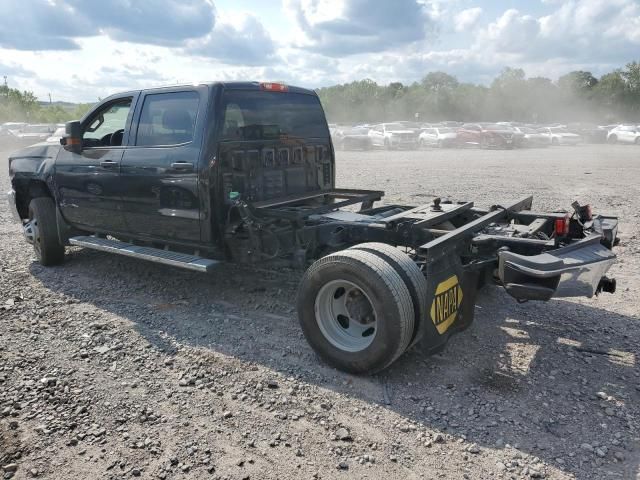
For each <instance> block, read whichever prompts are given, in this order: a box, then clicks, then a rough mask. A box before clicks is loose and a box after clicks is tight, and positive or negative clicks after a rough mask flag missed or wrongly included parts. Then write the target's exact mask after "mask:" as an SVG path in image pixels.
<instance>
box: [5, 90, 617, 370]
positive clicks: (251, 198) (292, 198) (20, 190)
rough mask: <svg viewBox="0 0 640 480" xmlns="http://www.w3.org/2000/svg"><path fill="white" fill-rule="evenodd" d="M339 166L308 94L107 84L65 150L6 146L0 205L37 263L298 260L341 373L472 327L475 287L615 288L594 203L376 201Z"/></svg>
mask: <svg viewBox="0 0 640 480" xmlns="http://www.w3.org/2000/svg"><path fill="white" fill-rule="evenodd" d="M335 169H336V162H335V155H334V149H333V145H332V143H331V138H330V134H329V128H328V126H327V122H326V120H325V116H324V113H323V110H322V106H321V104H320V101H319V99H318V96H317V95H316V93H315V92H313V91H311V90H306V89H303V88H297V87H293V86H288V85H283V84H278V83H258V82H235V83H221V82H218V83H206V84H198V85H186V86H172V87H167V88H155V89H149V90H136V91H130V92H125V93H121V94H117V95H113V96H111V97H109V98H107V99H105V100H103V101H102V102H101V103H100V104H98V105H97V106H95V107H94V108H93V109H92V110H91V111H90V112H88V113H87V114H86V115H85V117H83V118H82V119H81V120H79V121H74V122H69V123H67V125H66V133H65V136H64V137H63V138H62V139H61V140H60V145H54V144H51V143H47V142H45V143H41V144H37V145H34V146H31V147H28V148H25V149H23V150H20V151H18V152H15V153H13V154H12V155H11V156H10V158H9V174H10V179H11V187H12V188H11V191H10V192H9V204H10V205H11V208H12V211H13V213H14V215H15V217H16V220H17V221H18V222H19V224H20V226H21V228H22V230H23V233H24V235H25V238H26V240H27V241H28V242H29V243H31V244H32V245H33V248H34V251H35V254H36V257H37V258H38V260H39V261H40V263H41V264H42V265H44V266H51V265H58V264H61V263H63V262H64V260H65V248H66V247H68V246H73V247H82V248H90V249H95V250H100V251H103V252H109V253H113V254H119V255H124V256H127V257H132V258H137V259H144V260H149V261H153V262H157V263H162V264H166V265H170V266H174V267H181V268H187V269H191V270H194V271H198V272H215V270H216V268H217V266H218V265H219V264H220V262H237V263H244V264H249V265H257V264H261V265H283V264H285V265H289V266H295V267H299V268H301V269H305V268H306V269H307V270H306V272H305V273H304V275H303V276H302V279H301V282H300V286H299V289H298V296H297V307H298V318H299V322H300V326H301V328H302V331H303V333H304V335H305V337H306V339H307V341H308V342H309V344H310V345H311V346H312V348H313V349H314V350H315V351H316V352H317V353H318V355H319V356H320V357H321V358H323V359H324V360H326V361H327V362H328V363H330V364H331V365H334V366H335V367H337V368H340V369H342V370H345V371H349V372H354V373H371V372H377V371H380V370H382V369H384V368H386V367H388V366H389V365H391V364H392V363H393V362H394V361H395V360H396V359H397V358H398V357H399V356H400V355H402V353H403V352H404V351H405V350H407V349H408V348H410V347H411V346H413V345H421V346H422V348H424V349H425V351H426V352H428V353H432V352H436V351H438V350H440V349H441V348H443V347H444V346H445V344H446V342H447V341H448V339H449V338H450V336H451V335H452V334H454V333H455V332H458V331H461V330H464V329H465V328H467V327H468V326H469V325H470V324H471V322H472V321H473V317H474V310H475V309H474V304H475V299H476V294H477V292H478V291H479V289H480V288H482V287H483V286H484V284H485V283H487V282H488V281H494V282H496V283H497V284H498V285H501V286H502V287H503V288H504V289H505V290H506V292H507V293H509V294H510V295H511V296H513V297H514V298H516V299H517V300H518V301H520V302H523V301H527V300H542V301H546V300H550V299H551V298H553V297H562V296H583V295H584V296H588V297H590V296H593V295H596V294H598V293H600V292H601V291H607V292H613V291H614V290H615V280H614V279H610V278H608V277H606V272H607V270H608V269H609V268H610V266H611V265H612V264H613V262H614V261H615V254H614V253H613V252H612V249H613V247H614V245H615V244H616V243H617V241H618V240H617V230H618V221H617V219H616V218H615V217H611V216H607V215H597V214H594V213H593V211H592V209H591V207H590V206H587V205H580V204H578V203H577V202H576V203H574V204H573V205H572V210H571V211H567V212H558V211H555V212H552V213H544V212H535V211H531V207H532V198H531V197H523V198H520V199H517V200H515V201H502V202H500V203H496V204H495V205H494V206H490V207H488V208H479V207H477V206H475V205H474V203H473V202H471V201H462V202H453V201H450V200H441V199H440V198H434V199H433V200H432V201H431V202H429V203H427V204H424V205H417V206H416V205H404V204H379V203H378V204H376V202H379V201H380V200H381V199H382V197H383V195H384V193H383V192H382V191H379V190H355V189H345V188H336V185H335ZM309 265H310V266H309ZM307 267H308V268H307ZM248 281H250V280H248ZM212 294H213V295H215V292H212Z"/></svg>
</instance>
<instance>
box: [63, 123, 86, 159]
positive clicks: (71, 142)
mask: <svg viewBox="0 0 640 480" xmlns="http://www.w3.org/2000/svg"><path fill="white" fill-rule="evenodd" d="M60 145H62V146H63V147H64V149H65V150H66V151H68V152H72V153H80V152H82V129H81V127H80V122H79V121H78V120H74V121H72V122H67V123H66V124H65V135H64V137H62V138H61V139H60Z"/></svg>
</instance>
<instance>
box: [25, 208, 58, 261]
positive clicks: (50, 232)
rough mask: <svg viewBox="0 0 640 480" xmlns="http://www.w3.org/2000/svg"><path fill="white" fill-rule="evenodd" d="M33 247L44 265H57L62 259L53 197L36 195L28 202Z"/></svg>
mask: <svg viewBox="0 0 640 480" xmlns="http://www.w3.org/2000/svg"><path fill="white" fill-rule="evenodd" d="M29 222H30V223H31V229H32V238H33V249H34V251H35V252H36V256H37V257H38V261H39V262H40V263H41V264H42V265H43V266H45V267H49V266H51V265H59V264H61V263H62V262H63V261H64V245H62V244H61V243H60V240H59V239H58V227H57V225H56V207H55V205H54V203H53V199H51V198H49V197H38V198H34V199H33V200H31V203H30V204H29Z"/></svg>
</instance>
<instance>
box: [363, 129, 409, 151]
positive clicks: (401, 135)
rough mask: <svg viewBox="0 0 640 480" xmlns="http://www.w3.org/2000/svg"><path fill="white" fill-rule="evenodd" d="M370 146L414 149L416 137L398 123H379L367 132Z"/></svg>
mask: <svg viewBox="0 0 640 480" xmlns="http://www.w3.org/2000/svg"><path fill="white" fill-rule="evenodd" d="M368 135H369V138H370V139H371V146H373V147H384V148H387V149H392V148H416V147H417V145H418V135H417V133H416V132H415V131H414V130H411V129H408V128H406V127H404V126H403V125H402V124H400V123H381V124H379V125H374V126H373V127H371V129H370V130H369V134H368Z"/></svg>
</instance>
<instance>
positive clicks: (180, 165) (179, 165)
mask: <svg viewBox="0 0 640 480" xmlns="http://www.w3.org/2000/svg"><path fill="white" fill-rule="evenodd" d="M171 168H172V169H174V170H193V163H188V162H173V163H172V164H171Z"/></svg>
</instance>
